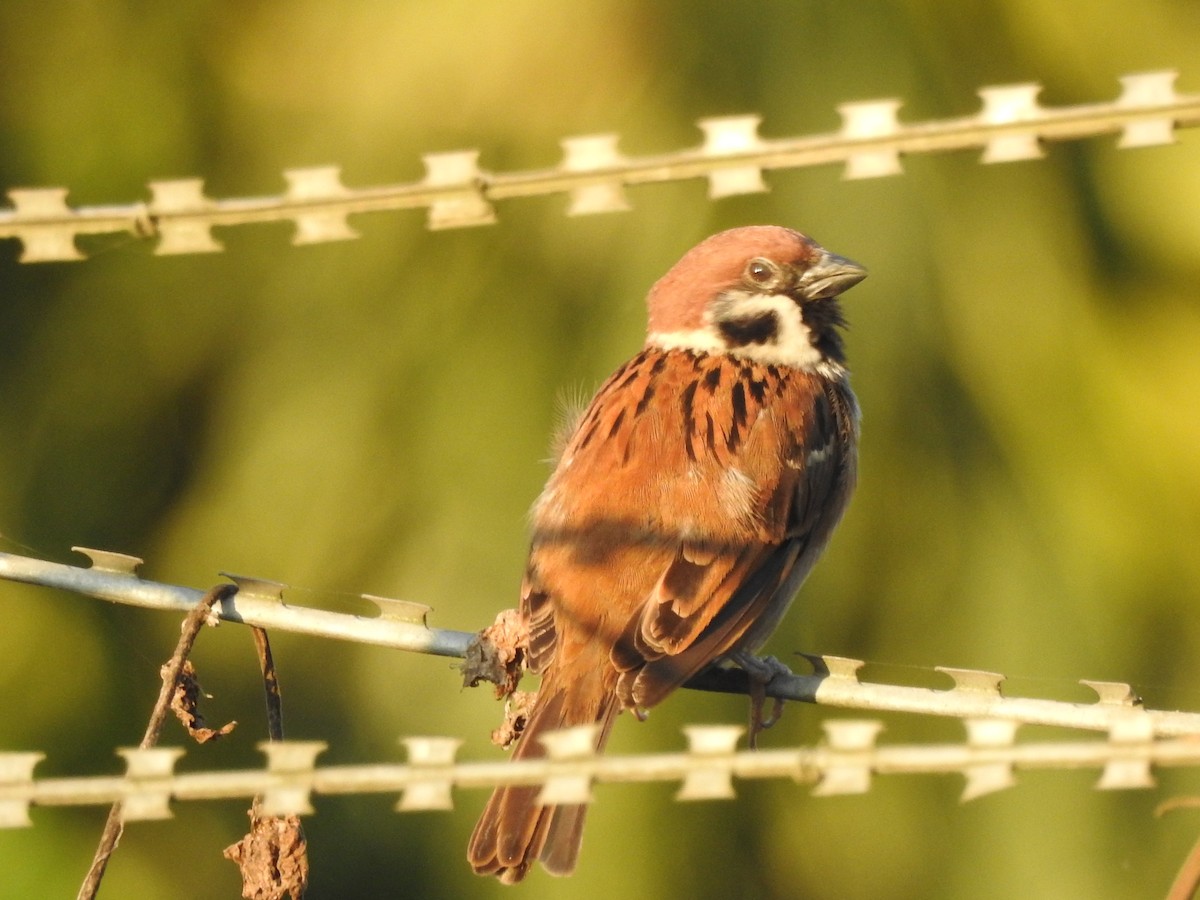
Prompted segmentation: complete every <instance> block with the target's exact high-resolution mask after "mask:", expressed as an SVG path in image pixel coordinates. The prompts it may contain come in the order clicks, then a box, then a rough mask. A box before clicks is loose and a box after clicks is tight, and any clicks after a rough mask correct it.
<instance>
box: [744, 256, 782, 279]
mask: <svg viewBox="0 0 1200 900" xmlns="http://www.w3.org/2000/svg"><path fill="white" fill-rule="evenodd" d="M746 277H747V278H749V279H750V280H751V281H753V282H754V283H755V284H760V285H768V284H771V283H772V282H774V281H775V279H776V278H778V277H779V267H778V266H776V265H775V263H773V262H771V261H770V260H769V259H761V258H760V259H752V260H750V262H748V263H747V264H746Z"/></svg>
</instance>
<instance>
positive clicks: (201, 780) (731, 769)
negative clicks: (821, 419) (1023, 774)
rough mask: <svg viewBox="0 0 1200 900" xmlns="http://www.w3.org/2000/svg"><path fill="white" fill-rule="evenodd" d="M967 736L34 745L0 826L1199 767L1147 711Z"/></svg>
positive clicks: (861, 728)
mask: <svg viewBox="0 0 1200 900" xmlns="http://www.w3.org/2000/svg"><path fill="white" fill-rule="evenodd" d="M965 725H966V729H967V739H966V741H965V742H963V743H951V744H900V745H891V746H889V745H886V744H885V745H878V744H877V738H878V736H879V734H880V733H881V731H882V728H883V726H882V724H881V723H879V722H875V721H867V720H862V721H860V720H838V721H829V722H825V723H824V730H825V739H824V741H823V742H822V743H821V744H819V745H817V746H814V747H798V748H785V749H759V750H738V749H737V744H738V741H739V739H740V738H741V736H742V734H743V733H744V731H745V729H743V728H741V727H739V726H727V725H714V726H689V727H687V728H685V729H684V733H685V735H686V737H687V742H688V747H687V750H686V751H685V752H680V753H651V754H631V755H598V754H597V753H596V750H595V739H596V726H595V725H586V726H579V727H575V728H567V729H563V730H562V731H558V732H552V733H550V734H547V735H544V736H543V737H542V738H541V740H542V742H543V744H544V746H545V748H546V756H545V757H543V758H540V759H521V760H511V761H510V760H504V761H499V762H458V761H456V759H455V757H456V755H457V752H458V749H459V747H460V745H461V743H462V742H461V741H460V740H458V739H457V738H448V737H410V738H405V739H403V740H402V742H401V743H403V744H404V746H405V748H406V750H407V757H408V761H407V763H404V764H395V763H372V764H369V765H340V766H328V767H319V766H317V765H316V761H317V757H318V756H319V755H320V754H321V753H322V752H323V751H324V750H325V749H326V747H327V745H326V744H325V743H324V742H323V741H280V742H264V743H261V744H260V745H259V747H260V749H261V750H262V751H263V752H264V753H265V754H266V757H267V763H266V767H265V768H263V769H247V770H236V771H211V772H186V773H177V772H175V766H176V764H177V763H178V762H179V760H180V759H181V758H182V757H183V756H184V754H185V751H183V750H182V749H179V748H174V747H154V748H149V749H122V750H119V751H118V753H119V754H120V755H121V756H122V757H123V758H124V760H125V772H124V774H123V775H113V776H85V777H66V778H44V779H35V778H34V769H35V767H36V765H37V763H38V762H40V761H41V760H42V759H43V754H41V753H13V752H8V753H0V828H19V827H24V826H28V825H30V824H32V820H31V819H30V809H31V807H32V806H94V805H109V804H112V803H119V804H120V805H121V815H122V818H123V819H124V821H135V820H154V819H166V818H170V817H171V815H172V812H171V803H172V801H192V800H220V799H248V798H251V797H261V798H262V809H263V813H264V814H265V815H274V816H286V815H294V814H295V815H305V814H311V813H312V812H313V811H314V810H313V805H312V800H313V798H314V796H336V795H363V794H380V793H383V794H399V795H400V800H399V801H398V803H397V804H396V807H395V809H396V810H397V811H398V812H413V811H419V810H446V809H452V808H453V806H454V798H453V795H454V791H455V790H456V789H463V788H467V789H473V788H495V787H498V786H504V785H540V786H541V791H540V792H539V795H538V802H539V803H546V804H574V803H590V802H591V801H592V799H593V793H592V788H593V786H594V785H595V784H600V783H644V782H649V781H657V782H679V783H680V787H679V789H678V790H677V792H676V794H675V798H676V799H677V800H681V801H692V800H719V799H732V798H734V797H735V796H736V790H735V782H736V781H750V780H762V779H788V780H791V781H793V782H795V783H798V784H807V785H812V793H813V794H814V795H816V796H834V795H841V794H862V793H867V792H868V791H870V789H871V786H872V783H873V780H874V778H875V776H877V775H897V774H910V775H912V774H958V775H961V776H963V777H964V779H965V786H964V788H963V793H962V800H963V801H966V800H972V799H975V798H978V797H981V796H984V795H986V794H990V793H994V792H996V791H1000V790H1004V789H1007V788H1010V787H1013V786H1015V785H1016V783H1017V779H1016V771H1017V770H1018V769H1021V770H1028V769H1051V770H1059V769H1086V768H1091V769H1099V770H1100V777H1099V779H1098V781H1097V782H1096V787H1097V788H1098V789H1101V790H1127V789H1145V788H1151V787H1153V786H1154V784H1155V781H1154V774H1153V770H1154V767H1156V766H1173V767H1179V766H1195V765H1200V742H1197V741H1195V740H1191V739H1187V738H1173V739H1167V740H1156V739H1155V738H1154V736H1153V732H1152V729H1151V728H1149V727H1148V721H1147V720H1146V719H1144V718H1138V717H1129V718H1127V719H1125V720H1124V721H1122V722H1120V723H1118V724H1117V725H1115V726H1114V728H1113V729H1112V730H1111V731H1110V733H1109V734H1108V737H1107V740H1091V741H1067V742H1049V741H1038V742H1028V743H1020V744H1019V743H1016V740H1015V739H1016V735H1017V729H1018V726H1017V723H1015V722H1005V721H998V720H994V719H971V720H967V721H966V722H965Z"/></svg>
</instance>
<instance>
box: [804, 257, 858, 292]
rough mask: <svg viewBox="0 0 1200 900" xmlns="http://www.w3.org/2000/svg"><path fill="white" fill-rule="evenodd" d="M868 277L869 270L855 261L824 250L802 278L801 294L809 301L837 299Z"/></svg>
mask: <svg viewBox="0 0 1200 900" xmlns="http://www.w3.org/2000/svg"><path fill="white" fill-rule="evenodd" d="M866 277H867V270H866V269H865V268H863V267H862V266H860V265H859V264H858V263H856V262H854V261H853V260H850V259H846V257H844V256H838V255H837V254H836V253H830V252H829V251H828V250H822V251H821V256H820V258H819V259H817V261H816V262H815V263H813V264H812V265H811V266H809V267H808V270H807V271H806V272H805V273H804V274H803V275H801V276H800V283H799V288H800V293H801V294H803V295H804V297H805V299H807V300H825V299H827V298H829V297H836V296H837V295H838V294H840V293H841V292H842V291H844V290H846V289H847V288H852V287H854V285H856V284H858V283H859V282H860V281H862V280H863V279H864V278H866Z"/></svg>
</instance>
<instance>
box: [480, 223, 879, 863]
mask: <svg viewBox="0 0 1200 900" xmlns="http://www.w3.org/2000/svg"><path fill="white" fill-rule="evenodd" d="M866 274H867V273H866V270H865V269H864V268H863V267H862V266H860V265H858V264H857V263H855V262H852V261H850V260H848V259H845V258H844V257H841V256H837V255H835V254H833V253H830V252H829V251H827V250H825V249H824V248H823V247H821V246H820V245H819V244H818V243H817V242H816V241H814V240H812V239H811V238H809V237H806V236H805V235H803V234H801V233H799V232H797V231H793V230H791V229H788V228H782V227H778V226H751V227H744V228H735V229H732V230H730V231H723V232H721V233H719V234H716V235H713V236H712V237H709V238H708V239H706V240H704V241H703V242H701V243H700V244H698V245H697V246H696V247H694V248H692V249H691V250H690V251H688V252H687V253H686V254H685V255H684V256H683V257H682V258H681V259H680V260H679V262H678V263H676V264H675V266H674V267H672V268H671V270H670V271H668V272H667V274H666V275H664V276H663V277H662V278H661V279H659V281H658V282H656V283H655V284H654V286H653V287H652V288H651V289H650V293H649V295H648V296H647V307H648V311H649V326H648V329H647V331H648V335H647V338H646V343H645V346H644V348H643V349H642V351H641V352H640V353H638V354H637V355H636V356H634V357H633V358H632V359H630V360H629V361H628V362H626V363H625V364H624V365H623V366H621V367H620V368H619V369H617V371H616V372H614V373H613V374H612V375H611V376H610V377H609V378H608V380H607V381H605V382H604V384H603V385H602V386H601V387H600V390H599V391H598V392H597V393H596V395H595V397H594V398H593V399H592V401H591V403H590V404H589V405H588V406H587V408H586V409H585V410H584V412H583V414H582V415H581V416H580V417H579V419H578V422H577V424H576V425H575V427H574V430H573V431H572V432H571V433H570V436H569V437H568V438H567V440H566V442H565V444H564V446H563V450H562V453H561V455H560V457H559V459H558V462H557V466H556V468H555V470H554V472H553V474H552V475H551V476H550V479H549V481H548V482H547V483H546V486H545V489H544V490H543V491H542V494H541V496H540V497H539V498H538V499H537V501H536V502H535V504H534V506H533V509H532V513H531V522H532V538H531V547H530V551H529V561H528V564H527V567H526V571H525V576H524V580H523V584H522V587H521V601H520V606H519V612H520V616H521V619H522V622H523V624H524V625H525V626H526V627H527V629H528V635H529V641H528V650H527V658H526V663H527V665H528V667H529V669H530V670H532V671H533V672H535V673H537V674H539V675H540V676H541V687H540V689H539V691H538V694H537V699H536V700H535V702H534V704H533V707H532V709H531V711H530V712H529V715H528V719H527V723H526V725H525V729H524V731H523V733H522V734H521V736H520V737H519V739H518V740H517V743H516V747H515V750H514V752H513V758H514V759H531V758H537V757H541V756H543V755H544V752H545V750H544V747H543V746H542V744H541V743H540V742H539V740H538V738H539V737H540V736H541V735H543V734H544V733H546V732H548V731H551V730H554V729H559V728H566V727H570V726H575V725H584V724H596V725H598V729H597V746H596V749H597V752H600V751H601V750H603V748H604V744H605V742H606V740H607V738H608V734H609V731H610V729H611V728H612V725H613V720H614V719H615V718H616V716H617V714H618V713H619V712H620V711H621V710H631V711H632V712H634V713H635V714H636V715H637V716H638V718H643V717H644V714H645V711H646V710H648V709H649V708H651V707H653V706H654V705H655V704H657V703H659V702H661V701H662V700H663V699H664V698H665V697H666V696H667V695H668V694H669V693H671V691H673V690H675V688H677V687H679V686H680V685H681V684H683V683H684V682H685V681H687V680H688V679H689V678H691V677H692V676H693V675H695V674H696V673H698V672H699V671H700V670H702V669H704V668H705V667H706V666H709V665H712V664H714V663H717V662H721V661H725V660H732V661H734V662H736V663H738V664H740V665H742V666H743V667H745V668H747V670H748V671H749V672H750V674H751V676H752V678H753V677H754V676H755V674H756V673H757V674H758V675H759V676H760V677H761V678H765V679H768V680H769V677H770V674H771V673H770V672H769V671H767V672H766V673H765V674H764V668H766V667H764V666H763V665H762V663H763V661H762V660H758V659H757V658H756V657H754V652H755V651H756V650H757V649H759V647H760V646H761V645H762V644H763V643H764V642H765V641H766V639H767V638H768V636H769V635H770V634H771V632H772V631H774V629H775V627H776V625H778V623H779V620H780V619H781V618H782V616H783V614H784V612H785V611H786V610H787V608H788V605H789V604H790V603H791V600H792V597H793V595H794V594H795V593H796V591H797V590H798V589H799V587H800V585H801V583H802V582H803V581H804V579H805V578H806V577H807V575H808V573H809V571H810V570H811V569H812V567H813V565H814V563H815V562H816V561H817V558H818V557H819V556H820V555H821V552H822V551H823V550H824V549H825V545H826V544H827V543H828V541H829V538H830V535H831V534H832V532H833V529H834V527H835V526H836V525H837V523H838V521H839V520H840V519H841V517H842V513H843V512H844V511H845V509H846V504H847V502H848V501H849V498H850V495H851V493H852V491H853V489H854V483H855V473H856V465H857V444H858V420H859V411H858V403H857V401H856V400H855V397H854V394H853V393H852V392H851V390H850V385H849V382H848V376H847V371H846V364H845V355H844V352H843V344H842V337H841V334H840V333H839V329H840V328H842V327H843V326H844V325H845V320H844V318H843V316H842V311H841V307H840V306H839V303H838V297H839V295H840V294H841V293H842V292H843V291H845V290H846V289H847V288H849V287H851V286H853V285H855V284H857V283H858V282H860V281H862V279H863V278H865V277H866ZM539 791H540V787H539V786H537V785H532V786H511V787H501V788H498V789H497V790H496V791H495V793H493V794H492V797H491V799H490V801H489V802H488V804H487V807H486V808H485V809H484V811H483V814H482V816H481V818H480V820H479V823H478V824H477V825H476V826H475V831H474V833H473V834H472V836H471V840H470V844H469V847H468V851H467V857H468V859H469V861H470V863H471V865H472V867H473V868H474V870H475V871H476V872H477V873H479V874H483V875H495V876H498V877H499V879H500V880H501V881H503V882H505V883H510V884H511V883H515V882H518V881H520V880H521V879H522V878H524V877H525V875H526V874H527V872H528V871H529V869H530V867H531V866H532V865H533V863H534V861H535V860H537V861H540V862H541V863H542V865H543V866H544V868H545V869H546V870H547V871H548V872H550V873H551V874H554V875H568V874H570V873H571V872H572V871H573V870H574V868H575V864H576V860H577V858H578V855H579V846H580V839H581V834H582V830H583V822H584V815H585V813H586V809H587V807H586V805H562V806H543V805H540V804H538V802H537V798H538V793H539Z"/></svg>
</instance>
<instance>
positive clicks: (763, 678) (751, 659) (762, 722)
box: [729, 651, 794, 750]
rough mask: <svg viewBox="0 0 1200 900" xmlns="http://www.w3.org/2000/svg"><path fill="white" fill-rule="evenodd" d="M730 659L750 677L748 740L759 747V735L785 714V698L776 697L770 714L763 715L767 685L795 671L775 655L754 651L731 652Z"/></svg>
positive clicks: (754, 747) (751, 747) (754, 746)
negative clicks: (757, 654) (763, 654)
mask: <svg viewBox="0 0 1200 900" xmlns="http://www.w3.org/2000/svg"><path fill="white" fill-rule="evenodd" d="M729 658H730V659H732V660H733V661H734V662H735V663H737V664H738V665H739V666H740V667H741V668H742V669H743V670H744V671H745V673H746V674H747V675H748V676H749V677H750V733H749V737H748V741H749V744H750V749H751V750H756V749H758V736H759V734H761V733H762V732H764V731H766V730H767V729H768V728H770V727H771V726H772V725H774V724H775V723H776V722H778V721H779V720H780V718H782V716H783V698H781V697H775V698H773V700H774V702H773V703H772V705H771V713H770V715H769V716H765V717H764V716H763V704H764V703H765V702H766V699H767V685H768V684H770V683H771V682H772V681H773V680H774V679H775V678H777V677H779V676H791V675H793V674H794V673H793V672H792V670H791V669H789V668H788V667H787V666H785V665H784V664H783V663H782V662H780V661H779V660H778V659H776V658H775V657H774V656H755V655H754V654H753V653H747V652H745V651H738V652H736V653H732V654H730V657H729Z"/></svg>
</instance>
